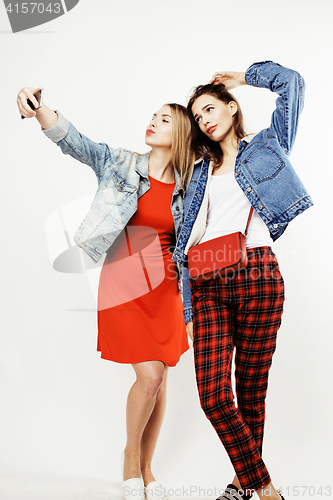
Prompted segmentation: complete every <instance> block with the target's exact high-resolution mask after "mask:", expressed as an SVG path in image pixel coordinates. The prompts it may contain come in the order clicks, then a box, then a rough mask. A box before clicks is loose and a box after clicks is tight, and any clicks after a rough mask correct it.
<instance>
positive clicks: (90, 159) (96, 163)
mask: <svg viewBox="0 0 333 500" xmlns="http://www.w3.org/2000/svg"><path fill="white" fill-rule="evenodd" d="M37 90H39V89H38V88H37V89H34V88H32V87H25V88H23V89H22V90H21V91H20V92H19V94H18V97H17V104H18V108H19V111H20V113H21V114H22V115H23V116H24V117H25V118H33V117H35V118H36V119H37V120H38V122H39V123H40V125H41V126H42V129H43V132H44V134H45V135H46V136H47V137H48V138H49V139H51V140H52V141H53V142H54V143H56V144H57V145H58V146H59V147H60V149H61V151H62V152H63V153H64V154H69V155H70V156H72V157H73V158H75V159H76V160H78V161H80V162H81V163H84V164H85V165H89V166H90V167H91V168H92V169H93V170H94V172H95V174H96V175H97V176H99V175H100V173H101V172H102V171H103V170H104V168H105V166H106V164H110V163H114V162H116V161H117V160H118V158H119V156H120V155H121V154H122V150H121V149H111V148H109V146H108V145H107V144H105V143H96V142H94V141H92V140H91V139H89V138H88V137H86V136H84V135H83V134H81V133H80V132H79V131H78V130H77V129H76V128H75V127H74V125H73V124H72V123H70V122H69V121H68V120H67V119H66V118H65V117H64V116H63V115H62V114H61V113H60V112H58V111H57V112H55V111H52V110H51V109H50V108H48V107H47V106H46V105H45V104H44V103H43V104H42V106H41V108H39V109H38V110H37V111H34V110H32V109H31V108H30V106H29V105H28V103H27V100H28V99H30V100H31V102H32V103H33V104H34V106H36V107H37V105H38V103H37V101H36V99H35V97H34V95H33V94H34V93H36V92H37Z"/></svg>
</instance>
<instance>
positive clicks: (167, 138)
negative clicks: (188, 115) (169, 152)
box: [145, 105, 172, 148]
mask: <svg viewBox="0 0 333 500" xmlns="http://www.w3.org/2000/svg"><path fill="white" fill-rule="evenodd" d="M145 142H146V144H147V145H148V146H151V147H152V148H154V147H164V148H171V144H172V118H171V109H170V106H168V105H164V106H162V108H161V109H159V110H158V111H156V113H154V114H153V117H152V119H151V120H150V122H149V125H148V127H147V130H146V138H145Z"/></svg>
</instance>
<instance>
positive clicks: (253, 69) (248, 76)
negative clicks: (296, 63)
mask: <svg viewBox="0 0 333 500" xmlns="http://www.w3.org/2000/svg"><path fill="white" fill-rule="evenodd" d="M268 63H273V64H276V65H277V66H279V65H278V64H277V63H274V62H273V61H262V62H256V63H253V64H252V65H251V66H250V67H249V68H248V69H247V70H246V72H245V81H246V83H247V84H248V85H252V86H253V87H259V84H258V81H257V76H258V72H257V69H258V68H260V66H263V65H264V64H268Z"/></svg>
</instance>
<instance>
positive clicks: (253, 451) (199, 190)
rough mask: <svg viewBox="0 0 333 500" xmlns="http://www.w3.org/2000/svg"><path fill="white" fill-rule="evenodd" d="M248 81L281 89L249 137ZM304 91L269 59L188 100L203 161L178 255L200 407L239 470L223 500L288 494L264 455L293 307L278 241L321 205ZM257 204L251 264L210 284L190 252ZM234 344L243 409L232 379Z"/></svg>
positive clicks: (190, 185) (193, 177)
mask: <svg viewBox="0 0 333 500" xmlns="http://www.w3.org/2000/svg"><path fill="white" fill-rule="evenodd" d="M246 84H248V85H253V86H256V87H263V88H268V89H270V90H271V91H273V92H276V93H277V94H278V99H277V101H276V109H275V110H274V112H273V115H272V120H271V124H270V126H269V127H268V128H267V129H264V130H262V131H261V132H260V133H259V134H257V135H255V136H254V137H253V138H249V137H246V134H245V132H244V129H243V122H242V115H241V110H240V107H239V105H238V103H237V101H236V99H235V98H234V97H233V96H232V95H231V94H230V93H229V90H230V89H232V88H234V87H237V86H239V85H246ZM303 97H304V81H303V79H302V77H301V76H300V75H299V74H298V73H297V72H295V71H292V70H290V69H287V68H284V67H283V66H280V65H279V64H276V63H273V62H272V61H265V62H261V63H255V64H253V65H252V66H250V68H248V70H247V71H246V73H217V74H215V75H214V78H213V80H212V81H211V82H210V83H209V84H207V85H202V86H199V87H197V88H196V89H195V91H194V94H193V95H192V97H191V99H190V101H189V104H188V110H189V113H190V115H191V119H192V124H193V139H192V144H193V147H194V150H195V152H196V155H197V158H198V160H197V162H196V163H195V165H194V167H192V168H191V169H190V170H189V171H187V172H184V174H183V183H184V185H185V186H186V188H187V192H186V198H185V219H184V224H183V227H182V231H181V233H180V236H179V238H178V240H177V245H176V248H175V251H174V256H173V258H174V260H176V261H177V262H178V263H179V264H181V265H182V270H183V306H184V317H185V323H186V324H187V329H188V332H189V334H190V335H191V336H193V348H194V355H195V368H196V378H197V385H198V391H199V396H200V402H201V406H202V408H203V410H204V412H205V414H206V416H207V418H208V419H209V420H210V422H211V423H212V425H213V426H214V429H215V431H216V433H217V434H218V436H219V438H220V440H221V441H222V443H223V445H224V447H225V449H226V451H227V453H228V455H229V457H230V460H231V462H232V464H233V466H234V469H235V472H236V475H235V477H234V479H233V481H232V483H230V484H229V485H228V487H227V488H226V489H225V493H224V494H223V495H222V497H220V498H223V499H224V498H226V499H235V498H236V499H246V500H247V499H249V498H251V497H252V494H253V492H254V491H256V492H257V494H258V496H259V498H261V499H268V498H270V499H274V500H278V499H280V498H283V497H282V495H280V494H279V493H278V492H277V491H276V489H275V488H274V486H273V484H272V481H271V477H270V475H269V472H268V470H267V467H266V465H265V463H264V461H263V459H262V442H263V433H264V422H265V398H266V392H267V385H268V372H269V369H270V366H271V363H272V356H273V353H274V351H275V347H276V337H277V331H278V329H279V327H280V323H281V316H282V310H283V303H284V283H283V278H282V276H281V274H280V270H279V265H278V262H277V260H276V257H275V255H274V253H273V251H272V249H271V244H272V241H274V240H276V239H277V238H279V237H280V236H281V234H282V233H283V232H284V231H285V229H286V227H287V225H288V223H289V222H290V221H291V220H292V219H293V218H294V217H295V216H297V215H298V214H299V213H301V212H303V211H304V210H305V209H306V208H308V207H310V206H311V205H312V200H311V198H310V196H309V195H308V193H307V191H306V189H305V187H304V186H303V184H302V182H301V181H300V179H299V177H298V176H297V174H296V172H295V170H294V169H293V167H292V165H291V164H290V162H289V159H288V155H289V153H290V151H291V148H292V146H293V142H294V139H295V135H296V131H297V125H298V119H299V115H300V113H301V110H302V108H303ZM251 207H253V208H254V213H253V216H252V219H251V222H250V226H249V232H248V236H247V238H246V246H247V253H248V266H247V267H246V268H245V269H243V270H242V271H239V272H238V273H234V274H233V275H223V274H220V275H219V276H218V277H216V278H214V279H209V280H206V281H204V282H196V281H195V280H194V279H190V278H189V273H188V269H187V253H188V250H189V249H190V248H191V247H193V246H195V245H197V244H199V243H203V242H209V241H210V240H212V239H214V238H218V237H220V236H223V235H226V234H231V233H234V232H237V231H241V232H243V231H244V229H245V225H246V220H247V217H248V214H249V209H250V208H251ZM224 250H225V251H228V249H224ZM234 350H235V382H236V395H237V403H238V404H237V407H236V405H235V403H234V395H233V391H232V385H231V364H232V357H233V352H234Z"/></svg>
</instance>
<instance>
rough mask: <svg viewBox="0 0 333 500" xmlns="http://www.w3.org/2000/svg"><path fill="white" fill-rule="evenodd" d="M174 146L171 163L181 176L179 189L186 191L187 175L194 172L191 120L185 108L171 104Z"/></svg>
mask: <svg viewBox="0 0 333 500" xmlns="http://www.w3.org/2000/svg"><path fill="white" fill-rule="evenodd" d="M167 106H170V109H171V114H172V146H171V162H172V165H173V166H174V168H175V169H176V170H177V172H178V173H179V175H180V184H179V187H182V188H184V189H185V183H186V178H187V177H188V175H187V173H188V172H189V171H192V170H193V165H194V151H193V149H192V147H191V120H190V117H189V113H188V111H187V109H186V108H185V106H182V105H181V104H176V103H171V104H167Z"/></svg>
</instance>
